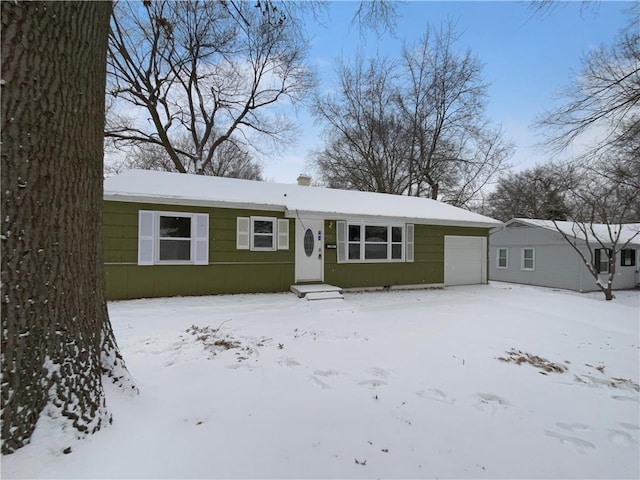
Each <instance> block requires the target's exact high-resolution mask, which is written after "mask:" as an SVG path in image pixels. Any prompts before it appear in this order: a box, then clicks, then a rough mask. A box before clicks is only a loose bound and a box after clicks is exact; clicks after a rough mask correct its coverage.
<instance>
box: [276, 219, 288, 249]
mask: <svg viewBox="0 0 640 480" xmlns="http://www.w3.org/2000/svg"><path fill="white" fill-rule="evenodd" d="M278 250H289V219H288V218H279V219H278Z"/></svg>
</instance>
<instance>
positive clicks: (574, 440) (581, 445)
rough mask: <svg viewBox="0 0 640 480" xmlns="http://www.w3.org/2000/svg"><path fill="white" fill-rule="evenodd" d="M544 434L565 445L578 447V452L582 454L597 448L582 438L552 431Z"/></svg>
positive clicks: (546, 431)
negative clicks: (588, 449) (589, 449)
mask: <svg viewBox="0 0 640 480" xmlns="http://www.w3.org/2000/svg"><path fill="white" fill-rule="evenodd" d="M544 433H545V434H546V435H547V436H549V437H553V438H557V439H558V440H560V443H563V444H565V443H566V444H569V445H573V446H574V447H577V448H578V451H579V452H582V453H585V452H586V451H585V449H587V448H593V449H595V448H596V446H595V445H594V444H593V443H591V442H588V441H586V440H583V439H582V438H578V437H571V436H569V435H563V434H561V433H557V432H552V431H550V430H545V431H544Z"/></svg>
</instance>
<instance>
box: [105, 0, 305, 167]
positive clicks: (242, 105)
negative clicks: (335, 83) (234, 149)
mask: <svg viewBox="0 0 640 480" xmlns="http://www.w3.org/2000/svg"><path fill="white" fill-rule="evenodd" d="M289 8H293V6H291V5H290V4H288V3H286V2H284V3H280V2H269V1H268V2H262V3H261V2H258V3H257V4H256V3H254V2H244V1H235V0H230V1H226V2H208V1H189V2H172V1H166V0H163V1H158V2H143V4H140V3H137V2H121V3H118V4H117V6H116V9H115V10H114V14H113V17H112V28H111V34H110V38H109V56H108V73H109V93H110V94H111V95H112V96H113V99H114V105H113V107H112V113H113V114H112V115H111V116H110V117H109V119H108V123H107V127H106V136H107V137H108V138H110V139H111V140H112V141H114V142H115V144H116V145H121V146H122V145H124V146H131V145H143V144H146V145H155V146H159V147H162V148H164V149H165V150H166V153H167V156H168V157H169V159H170V160H171V162H172V163H173V167H174V168H175V169H176V170H177V171H179V172H187V171H189V172H192V173H206V172H208V171H211V164H212V163H213V162H214V161H215V159H216V158H218V159H219V158H220V155H221V154H222V152H221V151H220V148H221V146H222V145H223V144H224V143H225V142H232V143H234V144H235V145H236V146H239V147H240V148H241V149H242V150H244V151H247V150H254V151H256V150H257V151H260V150H262V151H264V150H265V149H268V148H269V146H272V147H273V146H276V145H277V144H278V143H279V142H286V141H287V140H288V139H289V135H290V134H291V133H292V132H293V131H294V125H292V124H291V123H290V122H289V121H288V119H287V118H286V117H284V116H282V115H278V114H277V111H276V110H275V109H274V108H273V107H274V106H277V105H283V104H289V103H297V102H299V101H301V100H302V99H303V97H304V96H305V95H306V94H307V93H308V92H309V90H310V89H311V88H312V87H313V85H314V81H315V80H314V75H313V74H312V72H311V70H310V69H309V68H308V67H307V65H306V64H305V55H306V51H307V44H306V41H305V35H304V34H303V30H302V29H301V24H300V23H299V22H298V21H297V20H296V18H295V16H294V15H287V12H288V10H287V9H289ZM127 111H132V112H133V116H127V115H126V112H127ZM185 139H188V140H189V142H188V144H185V142H184V140H185ZM216 156H217V157H216Z"/></svg>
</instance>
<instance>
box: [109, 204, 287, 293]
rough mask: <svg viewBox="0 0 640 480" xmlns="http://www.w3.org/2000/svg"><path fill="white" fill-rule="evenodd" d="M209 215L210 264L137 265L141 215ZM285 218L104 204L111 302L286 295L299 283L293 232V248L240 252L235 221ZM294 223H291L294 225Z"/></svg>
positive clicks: (229, 211) (255, 213) (244, 212)
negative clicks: (166, 212)
mask: <svg viewBox="0 0 640 480" xmlns="http://www.w3.org/2000/svg"><path fill="white" fill-rule="evenodd" d="M139 210H153V211H169V212H184V213H206V214H208V215H209V265H153V266H138V265H137V262H138V211H139ZM249 216H266V217H274V218H284V216H283V213H282V212H273V211H263V210H240V209H225V208H208V207H192V206H182V205H163V204H148V203H144V204H143V203H130V202H114V201H105V202H104V216H103V224H104V228H103V237H104V256H105V264H106V266H105V269H106V282H107V297H108V298H109V299H125V298H143V297H164V296H175V295H211V294H219V293H253V292H279V291H287V290H288V289H289V286H290V285H291V284H293V282H294V238H293V236H294V228H293V227H292V226H291V225H290V227H289V250H275V251H269V252H253V251H250V250H237V249H236V218H237V217H249ZM290 223H292V222H290Z"/></svg>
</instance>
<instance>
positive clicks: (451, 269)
mask: <svg viewBox="0 0 640 480" xmlns="http://www.w3.org/2000/svg"><path fill="white" fill-rule="evenodd" d="M486 272H487V239H486V237H458V236H453V235H446V236H445V237H444V284H445V285H473V284H477V283H486V278H487V275H486Z"/></svg>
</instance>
